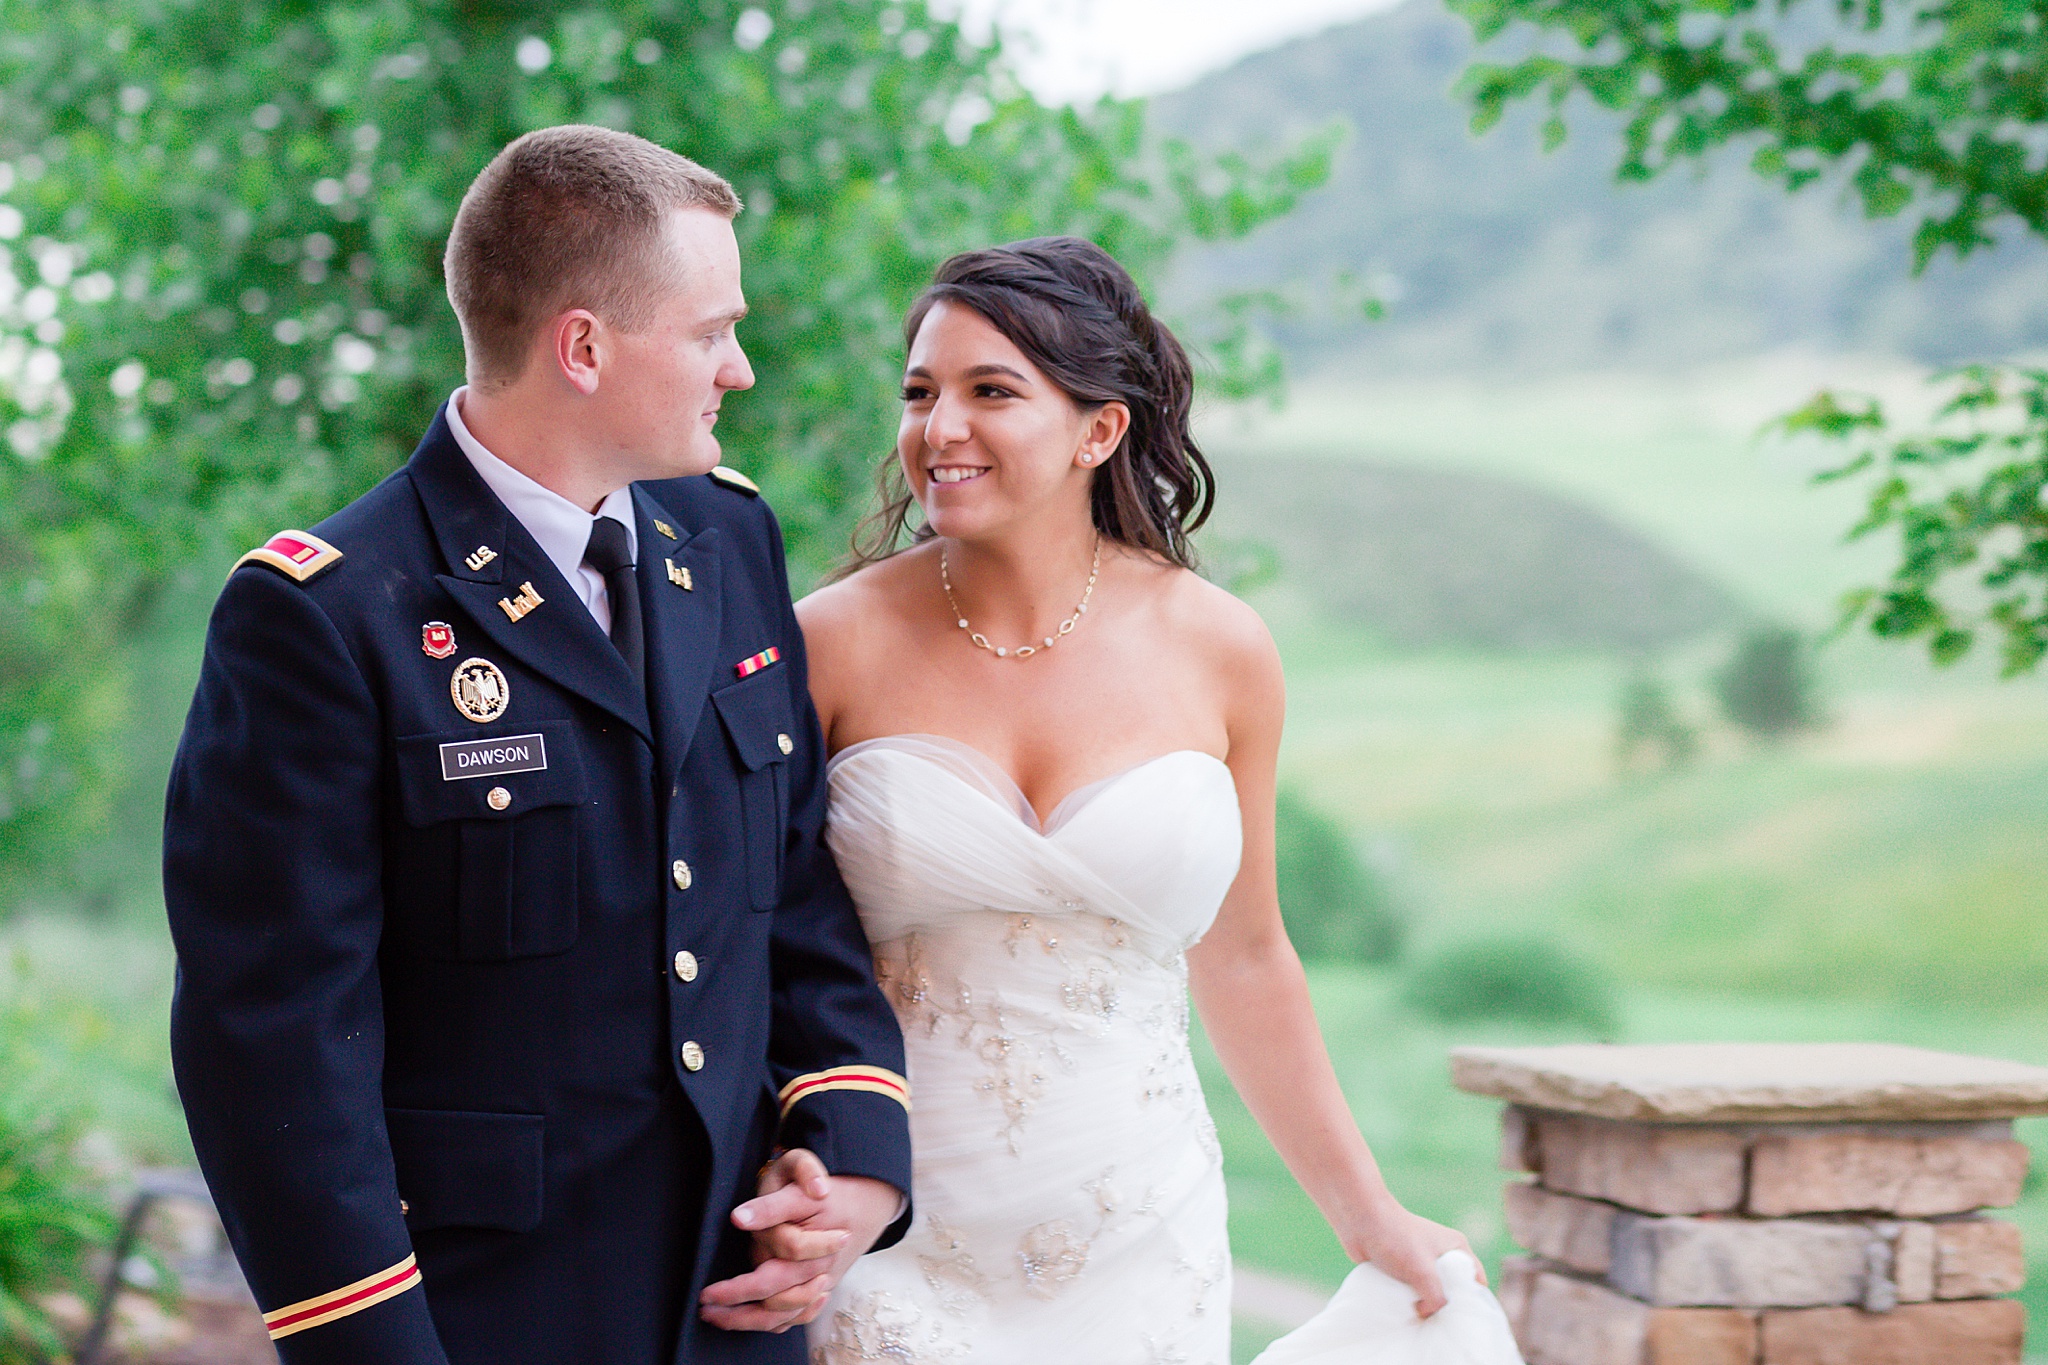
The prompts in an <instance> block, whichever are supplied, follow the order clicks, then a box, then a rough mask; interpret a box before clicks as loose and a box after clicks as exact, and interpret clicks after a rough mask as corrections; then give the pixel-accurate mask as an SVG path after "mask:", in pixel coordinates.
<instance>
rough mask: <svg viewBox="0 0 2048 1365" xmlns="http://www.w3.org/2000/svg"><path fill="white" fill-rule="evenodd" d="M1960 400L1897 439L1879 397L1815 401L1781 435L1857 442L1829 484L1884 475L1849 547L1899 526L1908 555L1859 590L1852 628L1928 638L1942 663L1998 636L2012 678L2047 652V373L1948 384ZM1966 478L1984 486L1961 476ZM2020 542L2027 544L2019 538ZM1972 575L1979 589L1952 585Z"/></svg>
mask: <svg viewBox="0 0 2048 1365" xmlns="http://www.w3.org/2000/svg"><path fill="white" fill-rule="evenodd" d="M1944 378H1945V380H1946V381H1947V382H1949V383H1951V384H1952V385H1953V392H1952V393H1951V394H1950V395H1949V396H1948V398H1947V401H1945V402H1944V403H1943V404H1942V407H1941V410H1940V413H1939V415H1938V420H1937V424H1936V428H1935V429H1934V430H1932V431H1929V432H1925V433H1921V434H1917V435H1913V436H1909V437H1906V438H1904V439H1901V440H1897V441H1892V442H1886V441H1885V440H1883V439H1882V433H1883V432H1884V431H1885V429H1886V422H1885V417H1884V411H1883V409H1882V407H1880V406H1879V404H1878V403H1877V401H1876V400H1874V399H1872V400H1867V401H1863V402H1860V403H1858V402H1850V403H1844V402H1843V401H1842V400H1841V399H1840V398H1838V397H1837V396H1836V395H1834V394H1831V393H1823V394H1820V395H1819V396H1817V397H1816V398H1815V399H1814V400H1813V401H1812V402H1811V403H1809V404H1807V405H1806V406H1805V407H1803V408H1801V409H1800V410H1799V411H1798V412H1795V413H1793V414H1791V415H1790V416H1789V417H1787V418H1785V419H1784V420H1783V421H1782V423H1780V426H1781V427H1782V428H1783V429H1784V430H1786V431H1787V432H1791V433H1809V434H1812V435H1816V436H1820V437H1822V438H1824V439H1826V440H1830V441H1835V442H1841V443H1860V444H1863V445H1864V447H1865V448H1864V449H1862V450H1860V451H1858V452H1857V453H1856V454H1855V455H1854V456H1853V457H1852V458H1851V459H1850V460H1849V461H1848V462H1847V463H1846V464H1844V465H1842V466H1841V467H1839V468H1837V469H1834V470H1831V471H1829V472H1828V473H1826V474H1824V475H1822V476H1821V477H1822V479H1823V480H1824V481H1828V482H1832V481H1834V480H1836V479H1844V478H1849V477H1852V476H1854V475H1859V474H1862V473H1864V472H1865V471H1870V470H1874V471H1877V474H1878V483H1877V486H1876V489H1875V491H1874V492H1873V493H1872V494H1871V497H1870V505H1869V509H1868V511H1867V513H1866V514H1865V516H1864V518H1863V520H1862V521H1860V522H1858V523H1857V524H1856V526H1855V527H1853V528H1852V529H1851V530H1850V532H1849V534H1850V536H1851V537H1852V538H1857V537H1862V536H1867V535H1870V534H1872V533H1873V532H1876V531H1880V530H1884V529H1887V528H1889V529H1892V530H1895V531H1896V532H1897V533H1898V536H1899V542H1900V545H1901V548H1902V554H1901V557H1900V561H1899V566H1898V567H1897V568H1896V569H1894V570H1893V571H1892V575H1891V579H1890V581H1889V582H1887V583H1886V584H1885V585H1884V586H1882V587H1876V588H1863V589H1859V590H1857V591H1856V592H1853V593H1850V594H1849V595H1848V596H1847V597H1846V598H1845V599H1844V600H1843V603H1842V614H1843V624H1845V625H1848V624H1853V623H1854V622H1856V621H1858V620H1867V621H1868V622H1869V624H1870V628H1871V630H1872V631H1874V632H1875V633H1876V634H1878V635H1881V636H1886V637H1889V638H1911V637H1915V636H1918V637H1924V638H1925V639H1926V641H1927V647H1928V652H1929V653H1930V654H1931V655H1932V656H1933V658H1934V661H1935V662H1936V663H1941V664H1948V663H1954V662H1955V661H1956V660H1958V659H1960V658H1962V657H1963V656H1964V655H1965V654H1967V653H1969V651H1970V646H1971V645H1972V644H1973V643H1975V641H1976V637H1977V635H1978V634H1979V633H1980V632H1982V631H1986V630H1989V631H1992V632H1994V633H1995V634H1996V635H1997V636H1998V637H1999V640H2000V654H2001V655H2002V657H2003V660H2004V671H2005V675H2006V676H2007V677H2013V676H2015V675H2017V674H2021V673H2028V672H2031V671H2033V669H2034V668H2035V667H2036V666H2037V665H2038V664H2039V663H2040V662H2041V656H2042V655H2043V654H2044V653H2048V370H2041V369H2023V368H2011V367H2005V366H1998V365H1972V366H1966V367H1964V368H1963V369H1961V370H1957V371H1954V372H1952V373H1950V374H1949V375H1947V376H1945V377H1944ZM1958 470H1966V471H1971V475H1972V476H1973V477H1974V479H1975V484H1974V486H1972V484H1971V482H1970V478H1968V477H1966V478H1964V479H1961V480H1958V479H1957V478H1956V477H1955V475H1956V472H1957V471H1958ZM2015 532H2017V534H2015ZM1965 571H1967V572H1970V573H1974V575H1975V577H1976V584H1975V588H1976V589H1977V590H1978V591H1975V592H1972V590H1971V589H1969V588H1964V589H1962V593H1963V594H1964V595H1962V596H1958V593H1957V590H1956V589H1954V588H1945V587H1944V586H1943V582H1942V580H1943V579H1944V578H1946V577H1947V576H1948V575H1950V574H1951V573H1955V572H1965Z"/></svg>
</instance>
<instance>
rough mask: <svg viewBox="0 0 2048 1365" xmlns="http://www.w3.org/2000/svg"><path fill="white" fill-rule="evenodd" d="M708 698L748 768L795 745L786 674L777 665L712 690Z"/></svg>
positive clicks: (765, 763) (778, 758)
mask: <svg viewBox="0 0 2048 1365" xmlns="http://www.w3.org/2000/svg"><path fill="white" fill-rule="evenodd" d="M711 700H712V702H713V703H714V704H715V705H716V706H717V707H718V718H719V719H720V720H722V721H724V722H725V732H726V734H728V735H730V736H732V747H733V749H734V750H735V751H736V752H737V753H738V754H739V756H740V762H741V763H743V764H745V765H746V767H747V769H748V770H749V771H750V772H751V771H758V770H760V769H762V768H765V767H767V766H768V765H769V764H770V763H780V762H782V761H783V760H784V759H785V758H787V757H789V753H790V750H791V749H793V748H794V747H795V738H796V717H795V714H794V713H793V712H792V711H791V709H790V704H789V686H788V678H787V677H786V675H784V673H783V672H782V671H781V670H780V669H770V670H768V671H767V672H764V673H757V674H755V675H754V676H753V677H751V678H747V679H745V680H743V681H741V682H736V683H734V684H733V685H732V686H731V687H727V688H723V689H721V690H720V691H717V692H713V693H712V694H711Z"/></svg>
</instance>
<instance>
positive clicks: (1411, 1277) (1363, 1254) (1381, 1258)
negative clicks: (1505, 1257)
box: [1344, 1200, 1486, 1318]
mask: <svg viewBox="0 0 2048 1365" xmlns="http://www.w3.org/2000/svg"><path fill="white" fill-rule="evenodd" d="M1344 1250H1345V1251H1347V1252H1348V1253H1350V1255H1351V1258H1352V1259H1353V1260H1358V1261H1371V1262H1372V1263H1373V1264H1374V1265H1376V1266H1378V1267H1379V1268H1380V1269H1381V1270H1383V1271H1385V1272H1386V1273H1387V1274H1388V1275H1390V1276H1392V1277H1393V1278H1394V1279H1397V1280H1399V1281H1400V1282H1401V1283H1402V1284H1405V1285H1407V1286H1408V1287H1409V1288H1410V1289H1412V1290H1414V1291H1415V1293H1416V1296H1417V1297H1416V1303H1415V1311H1416V1313H1417V1314H1418V1315H1419V1316H1421V1317H1425V1318H1427V1317H1433V1316H1434V1315H1435V1314H1436V1311H1437V1310H1438V1309H1440V1308H1442V1307H1443V1306H1444V1304H1445V1302H1447V1300H1446V1299H1445V1297H1444V1282H1443V1276H1442V1275H1440V1274H1438V1273H1437V1268H1436V1261H1437V1257H1439V1256H1441V1255H1443V1254H1444V1253H1445V1252H1447V1251H1462V1252H1464V1253H1465V1254H1466V1255H1468V1256H1471V1257H1472V1263H1473V1264H1474V1265H1479V1257H1478V1256H1476V1255H1473V1252H1472V1243H1471V1242H1469V1241H1467V1240H1466V1238H1465V1234H1464V1233H1462V1232H1459V1231H1458V1230H1457V1229H1456V1228H1447V1227H1445V1226H1444V1225H1443V1224H1441V1223H1432V1222H1430V1221H1429V1219H1427V1218H1424V1217H1422V1216H1421V1215H1419V1214H1413V1213H1410V1212H1408V1210H1407V1209H1404V1208H1402V1207H1401V1206H1400V1205H1399V1204H1397V1203H1394V1202H1393V1201H1392V1200H1389V1201H1388V1203H1387V1204H1386V1206H1385V1207H1384V1208H1383V1209H1382V1211H1381V1212H1380V1213H1379V1214H1377V1215H1376V1216H1374V1217H1373V1218H1371V1219H1369V1220H1368V1221H1367V1222H1366V1224H1365V1226H1364V1227H1363V1228H1361V1229H1359V1230H1358V1232H1357V1234H1356V1235H1355V1236H1347V1237H1346V1238H1344ZM1479 1282H1480V1283H1481V1284H1485V1283H1486V1267H1485V1266H1483V1265H1481V1266H1479Z"/></svg>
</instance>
